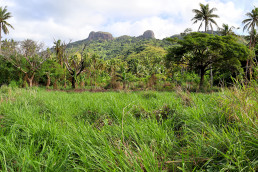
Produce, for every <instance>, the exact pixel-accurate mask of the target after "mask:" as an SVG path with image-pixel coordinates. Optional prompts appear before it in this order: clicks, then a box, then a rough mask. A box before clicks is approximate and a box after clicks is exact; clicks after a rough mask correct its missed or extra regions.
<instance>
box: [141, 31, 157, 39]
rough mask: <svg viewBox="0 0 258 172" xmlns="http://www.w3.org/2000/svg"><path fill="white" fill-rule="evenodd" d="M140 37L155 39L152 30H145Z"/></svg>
mask: <svg viewBox="0 0 258 172" xmlns="http://www.w3.org/2000/svg"><path fill="white" fill-rule="evenodd" d="M140 37H141V38H144V39H155V35H154V32H153V31H152V30H146V31H145V32H144V33H143V35H141V36H140Z"/></svg>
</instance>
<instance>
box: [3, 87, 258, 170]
mask: <svg viewBox="0 0 258 172" xmlns="http://www.w3.org/2000/svg"><path fill="white" fill-rule="evenodd" d="M0 97H1V102H0V103H1V106H0V125H1V127H0V140H1V141H0V167H1V170H3V171H162V170H164V171H178V170H179V169H184V170H185V171H222V170H228V171H257V163H258V159H257V154H258V152H257V144H258V143H257V117H256V116H257V114H256V112H257V110H258V109H257V107H258V104H257V102H258V101H257V97H258V96H257V87H241V86H240V87H239V88H238V89H236V88H235V89H233V90H225V91H223V92H220V93H211V94H202V93H189V92H183V91H182V90H181V89H178V90H177V92H170V93H169V92H154V91H152V92H120V93H118V92H109V93H89V92H83V93H70V92H69V93H67V92H56V91H53V92H49V91H44V90H41V89H34V88H33V89H11V88H9V87H7V86H3V87H1V88H0Z"/></svg>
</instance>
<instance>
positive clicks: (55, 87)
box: [53, 79, 58, 90]
mask: <svg viewBox="0 0 258 172" xmlns="http://www.w3.org/2000/svg"><path fill="white" fill-rule="evenodd" d="M53 87H54V89H55V90H57V89H58V88H57V79H55V81H54V84H53Z"/></svg>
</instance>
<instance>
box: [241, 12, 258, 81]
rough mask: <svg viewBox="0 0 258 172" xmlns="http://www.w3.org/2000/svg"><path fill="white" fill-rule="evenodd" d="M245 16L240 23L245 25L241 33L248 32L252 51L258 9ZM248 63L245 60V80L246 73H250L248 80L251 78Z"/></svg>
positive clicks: (257, 20)
mask: <svg viewBox="0 0 258 172" xmlns="http://www.w3.org/2000/svg"><path fill="white" fill-rule="evenodd" d="M246 16H247V17H248V18H247V19H245V20H243V21H242V23H243V24H245V26H244V28H243V31H245V30H247V31H250V32H249V33H250V42H249V48H250V49H252V48H254V47H255V38H254V35H255V34H254V33H255V32H256V31H255V27H257V26H258V8H257V7H255V8H254V9H253V10H252V11H251V12H248V13H246ZM249 61H250V59H247V61H246V79H247V73H248V71H250V78H251V77H252V69H251V66H252V63H250V66H249Z"/></svg>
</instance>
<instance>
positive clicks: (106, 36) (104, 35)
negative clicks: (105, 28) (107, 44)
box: [88, 31, 114, 41]
mask: <svg viewBox="0 0 258 172" xmlns="http://www.w3.org/2000/svg"><path fill="white" fill-rule="evenodd" d="M113 39H114V38H113V36H112V34H111V33H108V32H93V31H92V32H90V34H89V37H88V40H89V41H92V40H93V41H94V40H107V41H111V40H113Z"/></svg>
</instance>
